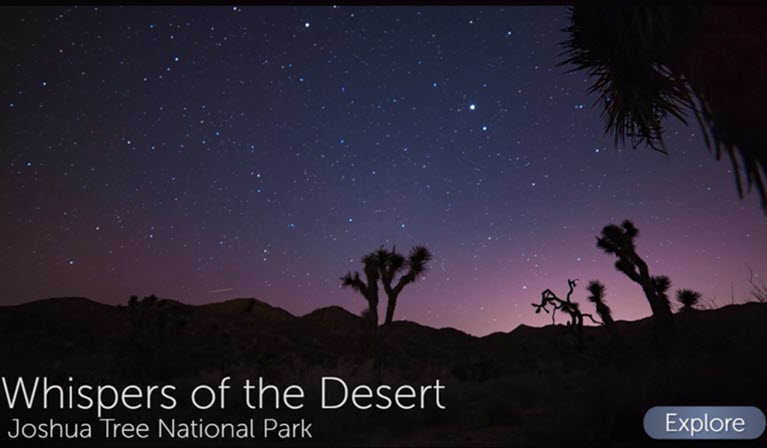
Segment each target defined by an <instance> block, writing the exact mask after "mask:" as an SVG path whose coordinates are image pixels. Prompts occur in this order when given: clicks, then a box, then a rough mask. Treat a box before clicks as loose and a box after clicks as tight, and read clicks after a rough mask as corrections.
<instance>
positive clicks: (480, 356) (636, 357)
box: [0, 289, 767, 447]
mask: <svg viewBox="0 0 767 448" xmlns="http://www.w3.org/2000/svg"><path fill="white" fill-rule="evenodd" d="M594 292H598V291H597V290H596V289H595V291H594ZM765 322H767V304H762V303H747V304H743V305H731V306H726V307H724V308H721V309H717V310H694V309H693V310H689V311H685V312H680V313H677V314H675V315H674V323H675V330H674V332H673V333H670V336H669V337H668V338H667V339H659V337H658V333H657V331H656V330H657V326H656V325H655V320H654V319H652V318H647V319H643V320H640V321H636V322H624V321H617V322H614V323H611V325H610V326H607V325H604V326H597V327H593V326H586V327H584V328H583V338H584V342H585V346H586V347H587V349H581V348H579V345H580V343H579V340H578V338H574V337H572V332H571V329H570V327H569V326H565V325H550V326H547V327H544V328H532V327H527V326H524V325H521V326H519V327H518V328H516V329H515V330H513V331H511V332H509V333H495V334H491V335H488V336H485V337H481V338H478V337H473V336H470V335H467V334H465V333H462V332H460V331H458V330H455V329H434V328H429V327H425V326H421V325H418V324H416V323H413V322H407V321H394V322H392V323H390V324H388V325H387V335H386V338H385V339H384V340H383V344H384V345H385V350H384V351H385V353H386V356H385V362H384V363H383V368H382V372H381V373H382V381H383V382H384V383H386V384H391V385H399V384H405V383H407V384H414V385H416V384H430V383H433V382H434V380H435V379H440V381H441V382H442V384H444V385H445V386H446V390H445V394H444V404H445V406H446V408H447V409H445V410H440V409H436V408H429V409H425V410H413V411H401V410H399V411H394V410H391V411H353V410H352V409H351V408H349V409H343V410H338V411H332V410H323V411H321V410H319V409H317V406H313V405H312V403H315V404H316V403H318V400H316V394H318V393H319V379H320V378H321V376H323V375H332V376H337V377H340V378H343V379H344V380H345V381H347V382H348V383H349V384H363V383H366V384H370V385H374V384H375V382H376V381H377V378H375V376H376V373H375V372H374V370H375V369H373V368H372V364H373V360H372V359H371V357H372V356H371V352H370V350H369V344H368V343H367V341H368V336H369V335H368V336H366V335H367V334H368V332H369V331H370V327H369V325H368V323H367V322H366V321H365V320H363V318H360V317H358V316H356V315H354V314H351V313H349V312H347V311H345V310H343V309H341V308H338V307H330V308H323V309H319V310H316V311H314V312H312V313H310V314H308V315H305V316H301V317H297V316H293V315H291V314H289V313H288V312H286V311H284V310H282V309H280V308H275V307H272V306H269V305H267V304H265V303H263V302H260V301H257V300H254V299H238V300H231V301H228V302H223V303H215V304H209V305H203V306H189V305H184V304H181V303H178V302H176V301H172V300H161V299H156V298H149V299H143V300H140V299H134V301H133V303H132V304H131V305H129V306H119V307H115V306H109V305H104V304H101V303H97V302H93V301H90V300H87V299H83V298H65V299H63V298H62V299H49V300H43V301H38V302H33V303H28V304H24V305H19V306H11V307H0V359H2V364H1V367H0V374H2V376H5V377H16V376H19V375H22V376H25V377H34V376H47V377H48V378H49V379H52V380H56V381H59V382H64V381H66V379H67V377H69V376H72V377H74V378H75V379H76V380H77V381H78V382H88V383H90V384H115V385H121V384H129V383H133V384H139V385H146V384H165V383H172V384H175V385H177V386H178V387H179V391H180V392H181V391H185V390H186V389H185V388H189V387H191V386H194V385H197V384H200V383H203V382H207V383H209V384H217V383H218V381H219V380H220V379H221V377H224V376H227V375H231V376H232V377H233V384H235V383H236V382H239V381H244V379H245V378H257V377H259V376H260V377H264V379H265V380H267V381H269V382H271V383H273V384H277V385H287V384H292V383H296V384H301V385H302V386H303V387H304V389H305V390H306V393H307V400H306V402H307V403H308V405H307V407H305V408H304V409H302V410H300V411H284V410H280V411H274V410H265V411H252V410H249V409H247V408H245V406H244V405H243V403H238V402H236V401H235V402H232V403H230V404H229V405H228V409H227V411H226V412H222V411H216V410H210V411H205V412H203V411H194V410H192V409H189V408H186V407H184V406H182V405H181V404H180V405H179V409H177V410H176V411H174V412H173V413H172V416H173V417H175V418H177V419H193V418H205V419H206V420H210V421H215V420H220V421H237V420H246V419H248V418H264V417H275V418H283V419H285V420H287V421H293V420H299V419H300V418H306V419H307V420H308V421H310V422H312V423H313V430H312V434H313V439H312V440H310V441H309V442H310V443H314V444H320V445H327V444H346V445H418V446H422V445H427V444H428V445H460V446H465V445H466V444H470V445H484V446H486V445H503V446H510V445H513V446H565V445H567V446H627V447H628V446H638V445H639V446H641V445H647V446H657V445H653V443H654V442H653V441H651V440H650V439H649V438H648V437H647V436H645V435H644V432H643V430H642V417H643V415H644V413H645V412H646V410H647V409H649V408H650V407H652V406H655V405H662V404H666V405H696V404H697V405H754V406H758V407H760V408H762V409H767V390H765V388H764V387H763V382H764V378H767V359H766V358H765V357H764V349H763V344H764V342H763V341H765V340H767V326H765V324H764V323H765ZM614 334H617V335H619V336H617V337H616V336H614ZM313 394H314V398H313ZM179 395H180V396H181V395H183V394H182V393H179ZM21 414H22V415H24V413H21ZM18 415H19V413H16V412H14V413H13V414H11V413H10V412H9V411H8V409H7V406H6V405H5V403H3V405H2V406H1V407H0V424H1V425H2V428H1V429H2V430H3V431H7V430H8V429H9V428H8V427H7V426H8V424H9V423H8V422H10V419H11V418H12V417H16V416H18ZM26 415H27V416H28V418H30V419H38V420H40V421H42V420H44V419H48V418H49V417H51V416H53V415H57V413H56V412H55V411H47V412H45V413H43V412H37V413H36V414H34V415H32V414H26ZM58 415H59V416H62V415H66V414H60V413H59V414H58ZM112 416H113V417H115V418H117V419H124V420H126V421H137V420H150V421H151V419H152V418H156V417H166V418H167V417H169V415H168V413H165V414H160V415H152V414H149V413H146V412H142V411H139V412H134V413H129V412H125V411H120V412H114V413H113V414H112ZM69 418H70V419H71V418H72V414H70V415H69ZM80 418H95V417H94V416H93V414H92V413H89V414H83V416H81V417H80ZM272 442H273V443H275V444H280V442H279V441H278V440H271V441H266V442H264V441H263V440H256V441H244V442H239V444H240V445H243V446H244V445H250V446H253V445H254V444H257V445H259V446H264V445H268V444H270V443H272ZM152 443H154V444H155V445H157V444H158V442H157V441H156V440H155V441H154V442H146V443H137V442H136V441H130V442H125V444H126V446H128V445H130V446H145V445H146V446H148V445H151V444H152ZM301 443H302V442H300V441H296V442H293V444H301ZM756 443H758V441H757V442H756ZM236 444H238V442H237V441H235V442H231V441H227V442H225V443H224V442H222V443H220V444H217V443H216V444H214V445H219V446H224V445H226V446H229V445H236ZM59 445H60V444H57V446H59ZM85 445H87V443H83V442H82V441H80V442H78V443H77V446H85ZM162 445H163V446H168V445H169V442H168V441H167V440H164V441H163V442H162ZM170 445H172V444H170ZM191 445H193V446H202V445H203V444H201V443H200V442H197V443H196V444H195V443H192V444H191ZM204 445H205V446H211V445H212V444H211V442H210V441H207V442H206V443H205V444H204ZM283 445H285V444H284V443H283ZM704 445H705V444H704ZM24 446H26V445H24ZM93 446H99V443H97V442H93ZM674 446H679V444H678V443H677V444H676V445H674ZM717 446H722V445H721V444H719V445H717ZM738 446H749V443H745V444H743V443H739V444H738Z"/></svg>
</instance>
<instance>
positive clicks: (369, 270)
mask: <svg viewBox="0 0 767 448" xmlns="http://www.w3.org/2000/svg"><path fill="white" fill-rule="evenodd" d="M361 262H362V271H363V273H364V275H365V279H366V281H367V282H366V281H365V280H362V278H361V277H360V273H359V272H354V273H352V272H347V273H346V275H344V276H343V277H341V286H342V287H344V288H346V287H350V288H352V289H353V290H355V291H357V292H358V293H359V294H360V295H362V297H363V298H364V299H365V300H366V301H367V303H368V312H367V314H366V316H367V317H368V319H369V320H370V325H371V326H372V327H373V328H378V280H379V278H380V263H379V259H378V253H377V252H371V253H369V254H366V255H365V256H363V257H362V259H361Z"/></svg>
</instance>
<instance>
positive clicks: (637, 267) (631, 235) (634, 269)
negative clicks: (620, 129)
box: [597, 220, 672, 325]
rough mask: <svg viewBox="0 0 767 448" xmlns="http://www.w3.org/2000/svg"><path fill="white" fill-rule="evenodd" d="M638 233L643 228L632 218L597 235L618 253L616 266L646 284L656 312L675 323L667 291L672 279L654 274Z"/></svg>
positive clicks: (603, 244)
mask: <svg viewBox="0 0 767 448" xmlns="http://www.w3.org/2000/svg"><path fill="white" fill-rule="evenodd" d="M638 236H639V229H637V228H636V227H635V226H634V224H633V223H632V222H631V221H628V220H626V221H623V223H622V224H621V225H620V226H618V225H615V224H610V225H608V226H605V227H604V228H603V229H602V235H601V236H599V237H597V247H599V248H600V249H602V250H603V251H605V252H606V253H608V254H611V255H615V256H616V257H618V261H617V262H615V268H616V269H618V270H619V271H620V272H623V273H624V274H626V276H627V277H628V278H630V279H631V280H633V281H634V282H635V283H637V284H639V286H641V287H642V291H643V292H644V294H645V297H647V301H648V302H649V303H650V308H651V309H652V313H653V316H654V317H655V318H656V319H657V320H658V321H659V322H662V323H663V324H667V325H671V319H672V314H671V306H670V305H669V301H668V296H667V295H666V294H667V292H668V289H669V287H670V286H671V281H670V280H669V279H668V277H664V276H658V277H653V276H651V275H650V270H649V268H648V267H647V263H645V261H644V260H643V259H642V257H640V256H639V255H638V254H637V252H636V247H635V245H634V241H635V240H636V238H637V237H638Z"/></svg>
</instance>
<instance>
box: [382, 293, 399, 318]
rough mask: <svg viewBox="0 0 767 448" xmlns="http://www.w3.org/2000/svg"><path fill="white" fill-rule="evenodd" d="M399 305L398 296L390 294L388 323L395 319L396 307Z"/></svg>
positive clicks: (387, 304) (387, 313)
mask: <svg viewBox="0 0 767 448" xmlns="http://www.w3.org/2000/svg"><path fill="white" fill-rule="evenodd" d="M396 307H397V296H396V295H393V296H389V301H388V302H387V303H386V322H385V325H388V324H390V323H391V322H392V320H394V309H395V308H396Z"/></svg>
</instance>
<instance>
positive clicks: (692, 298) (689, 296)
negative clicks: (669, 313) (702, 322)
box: [676, 289, 701, 311]
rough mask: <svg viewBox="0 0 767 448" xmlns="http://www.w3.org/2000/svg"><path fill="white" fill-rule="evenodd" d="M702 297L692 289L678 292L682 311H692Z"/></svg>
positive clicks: (677, 296) (677, 295)
mask: <svg viewBox="0 0 767 448" xmlns="http://www.w3.org/2000/svg"><path fill="white" fill-rule="evenodd" d="M700 299H701V295H700V293H699V292H698V291H693V290H692V289H680V290H678V291H677V292H676V300H677V301H678V302H679V303H681V304H682V309H681V310H680V311H691V310H694V309H695V306H696V305H697V304H698V303H699V302H700Z"/></svg>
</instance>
